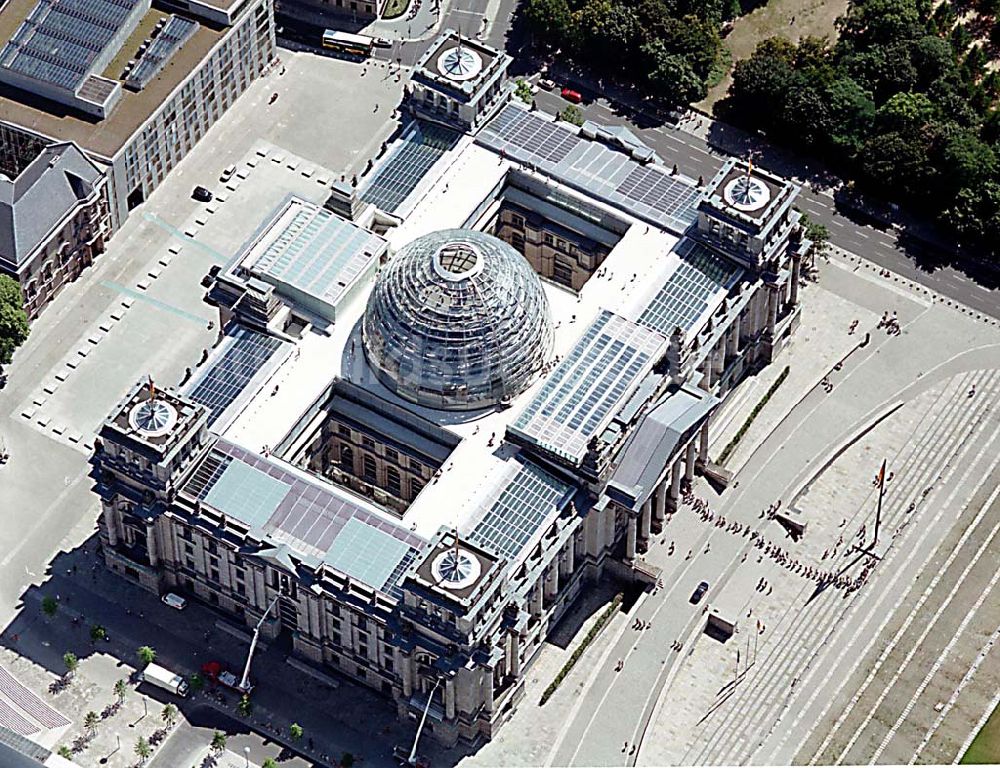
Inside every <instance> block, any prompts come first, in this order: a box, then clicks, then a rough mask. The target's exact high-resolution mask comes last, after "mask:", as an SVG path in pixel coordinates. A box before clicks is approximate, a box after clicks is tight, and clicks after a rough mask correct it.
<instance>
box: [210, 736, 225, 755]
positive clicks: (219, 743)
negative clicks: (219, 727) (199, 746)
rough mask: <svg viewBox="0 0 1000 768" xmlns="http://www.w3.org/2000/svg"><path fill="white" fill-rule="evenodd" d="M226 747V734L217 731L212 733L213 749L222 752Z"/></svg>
mask: <svg viewBox="0 0 1000 768" xmlns="http://www.w3.org/2000/svg"><path fill="white" fill-rule="evenodd" d="M225 748H226V734H224V733H223V732H222V731H216V732H215V733H213V734H212V751H213V752H222V751H223V750H224V749H225Z"/></svg>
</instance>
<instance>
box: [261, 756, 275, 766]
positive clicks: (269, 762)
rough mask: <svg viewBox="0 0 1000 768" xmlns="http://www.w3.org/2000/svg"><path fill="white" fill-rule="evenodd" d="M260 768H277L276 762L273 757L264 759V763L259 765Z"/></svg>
mask: <svg viewBox="0 0 1000 768" xmlns="http://www.w3.org/2000/svg"><path fill="white" fill-rule="evenodd" d="M260 768H278V761H277V760H275V759H274V758H273V757H265V758H264V762H263V763H261V764H260Z"/></svg>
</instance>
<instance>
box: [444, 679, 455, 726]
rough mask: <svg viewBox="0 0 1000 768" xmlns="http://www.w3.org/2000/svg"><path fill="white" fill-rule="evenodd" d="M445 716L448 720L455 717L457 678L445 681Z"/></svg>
mask: <svg viewBox="0 0 1000 768" xmlns="http://www.w3.org/2000/svg"><path fill="white" fill-rule="evenodd" d="M444 716H445V719H446V720H454V719H455V678H453V677H451V678H448V679H447V680H445V681H444Z"/></svg>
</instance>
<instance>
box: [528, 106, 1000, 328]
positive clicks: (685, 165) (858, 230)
mask: <svg viewBox="0 0 1000 768" xmlns="http://www.w3.org/2000/svg"><path fill="white" fill-rule="evenodd" d="M535 102H536V104H537V105H538V107H539V109H541V110H543V111H545V112H548V113H550V114H556V113H557V112H559V111H560V110H562V109H563V108H564V107H565V106H566V105H567V102H566V101H565V100H563V99H562V98H561V97H560V96H559V94H558V93H557V92H548V91H544V90H539V91H538V93H537V94H536V95H535ZM581 109H582V110H583V114H584V116H585V117H586V118H587V119H588V120H593V121H595V122H598V123H603V124H605V125H622V126H625V127H627V128H628V129H629V130H631V131H632V132H633V133H635V134H636V135H637V136H639V137H640V138H641V139H642V140H643V141H644V142H645V143H646V144H648V145H649V146H650V147H652V148H653V149H654V150H656V152H657V153H658V154H659V155H660V157H662V158H663V161H664V162H665V163H666V164H667V165H668V166H669V165H674V164H676V165H677V168H678V170H679V171H680V172H681V173H683V174H684V175H686V176H689V177H690V178H692V179H697V178H698V177H702V178H704V179H705V180H708V179H710V178H711V177H712V176H713V175H715V173H716V171H718V170H719V168H720V167H721V166H722V164H723V163H724V162H725V161H726V160H727V159H728V158H729V157H730V156H729V155H728V154H726V153H724V152H721V151H720V150H718V149H716V148H714V147H712V146H711V145H710V143H709V142H708V141H706V140H705V139H704V138H702V137H701V136H699V135H695V134H694V133H691V132H689V131H688V130H684V129H683V128H679V127H672V126H669V125H664V126H656V127H653V128H640V127H638V126H636V125H635V123H634V122H632V121H630V120H628V119H627V118H625V117H623V116H621V115H620V114H618V112H617V111H616V110H615V109H614V108H613V107H612V106H611V105H609V104H608V102H607V101H605V100H604V99H597V100H594V101H592V102H588V103H585V104H582V105H581ZM702 119H703V120H706V121H707V118H702ZM798 205H799V207H800V208H801V209H802V210H803V211H805V212H806V213H808V214H809V216H810V217H811V218H812V219H813V220H814V221H817V222H819V223H821V224H824V225H826V227H827V228H828V229H829V231H830V242H831V243H833V244H834V245H837V246H839V247H841V248H843V249H844V250H846V251H849V252H851V253H854V254H857V255H859V256H863V257H864V258H866V259H868V260H869V261H872V262H874V263H876V264H879V265H881V266H882V267H885V268H886V269H889V270H891V271H892V272H895V273H897V274H899V275H901V276H902V277H905V278H908V279H910V280H912V281H914V282H917V283H920V284H921V285H924V286H926V287H927V288H928V289H930V290H932V291H934V292H935V293H939V294H941V295H944V296H947V297H949V298H951V299H953V300H954V301H957V302H959V303H961V304H965V305H966V306H968V307H970V308H972V309H975V310H977V311H979V312H982V313H984V314H987V315H990V316H992V317H994V318H998V319H1000V289H989V288H986V287H984V286H982V285H979V284H977V283H976V282H975V281H973V280H972V279H970V278H969V277H967V276H966V275H964V274H962V272H960V271H958V270H956V269H954V268H952V267H942V268H940V269H937V270H935V271H932V272H927V271H925V270H923V269H921V268H920V267H918V266H917V265H916V264H915V263H914V261H913V259H912V258H911V257H910V256H908V255H907V254H906V253H905V252H904V251H903V250H901V248H900V247H899V245H898V244H897V242H896V234H895V232H894V231H892V230H889V231H882V230H879V229H876V228H874V227H870V226H864V225H862V224H858V223H857V222H855V221H852V220H851V219H850V218H848V217H846V216H844V215H843V214H842V213H841V212H839V211H838V210H837V208H836V205H835V204H834V200H833V196H832V194H830V193H821V192H814V191H812V189H810V188H809V186H808V185H805V186H803V188H802V192H801V194H800V195H799V200H798Z"/></svg>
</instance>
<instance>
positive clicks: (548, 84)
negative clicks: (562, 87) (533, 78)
mask: <svg viewBox="0 0 1000 768" xmlns="http://www.w3.org/2000/svg"><path fill="white" fill-rule="evenodd" d="M538 85H539V87H541V88H544V89H545V90H546V91H554V90H555V89H556V84H555V81H554V80H549V78H547V77H543V78H541V79H540V80H539V81H538Z"/></svg>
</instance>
